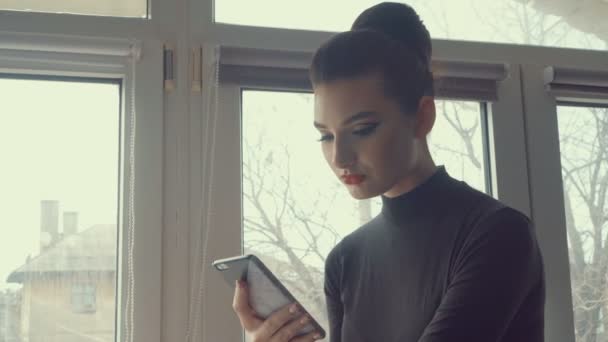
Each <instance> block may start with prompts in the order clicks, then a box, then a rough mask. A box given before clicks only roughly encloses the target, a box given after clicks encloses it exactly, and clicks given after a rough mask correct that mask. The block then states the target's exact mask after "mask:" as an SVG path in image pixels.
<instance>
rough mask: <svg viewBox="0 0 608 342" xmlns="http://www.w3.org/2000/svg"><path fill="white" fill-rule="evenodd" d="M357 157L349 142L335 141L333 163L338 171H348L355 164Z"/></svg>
mask: <svg viewBox="0 0 608 342" xmlns="http://www.w3.org/2000/svg"><path fill="white" fill-rule="evenodd" d="M355 160H356V155H355V153H354V151H353V149H352V147H351V146H350V144H349V143H348V142H345V141H339V140H338V139H336V140H335V142H334V146H333V158H332V163H333V165H334V167H336V168H338V169H348V168H350V167H351V166H352V165H353V164H355Z"/></svg>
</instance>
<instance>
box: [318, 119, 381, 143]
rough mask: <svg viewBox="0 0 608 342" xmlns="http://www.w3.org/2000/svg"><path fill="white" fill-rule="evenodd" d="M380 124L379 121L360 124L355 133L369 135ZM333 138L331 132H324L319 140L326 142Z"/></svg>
mask: <svg viewBox="0 0 608 342" xmlns="http://www.w3.org/2000/svg"><path fill="white" fill-rule="evenodd" d="M379 125H380V123H379V122H375V123H370V124H364V125H362V126H360V128H359V129H357V130H354V131H353V134H354V135H357V136H360V137H365V136H368V135H370V134H372V133H373V132H374V131H375V130H376V128H378V126H379ZM331 139H333V136H332V135H331V134H324V135H322V136H321V138H320V139H319V140H318V141H320V142H324V141H329V140H331Z"/></svg>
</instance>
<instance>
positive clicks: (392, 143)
mask: <svg viewBox="0 0 608 342" xmlns="http://www.w3.org/2000/svg"><path fill="white" fill-rule="evenodd" d="M375 152H376V153H375V154H374V158H375V161H376V165H378V166H379V167H380V169H379V170H378V171H379V172H381V173H383V174H384V175H386V176H388V175H390V174H402V173H403V171H404V170H406V169H407V168H409V164H411V159H412V142H411V141H410V139H407V138H406V137H405V136H404V135H403V134H401V133H399V132H394V133H393V134H391V135H387V136H385V138H384V139H381V140H380V141H378V146H377V147H376V149H375Z"/></svg>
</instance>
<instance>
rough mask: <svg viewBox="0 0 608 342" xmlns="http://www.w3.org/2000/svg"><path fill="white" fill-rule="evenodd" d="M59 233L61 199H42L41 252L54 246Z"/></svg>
mask: <svg viewBox="0 0 608 342" xmlns="http://www.w3.org/2000/svg"><path fill="white" fill-rule="evenodd" d="M58 235H59V201H55V200H43V201H40V252H42V251H44V250H45V249H47V248H48V247H50V246H52V245H53V244H54V243H55V241H57V238H58Z"/></svg>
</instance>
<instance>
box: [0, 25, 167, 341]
mask: <svg viewBox="0 0 608 342" xmlns="http://www.w3.org/2000/svg"><path fill="white" fill-rule="evenodd" d="M0 37H1V40H0V73H5V74H12V75H17V76H19V75H23V76H25V77H32V78H36V77H40V78H42V79H44V78H49V77H50V78H56V77H59V78H61V77H69V78H84V79H89V80H95V79H109V80H119V82H120V84H121V94H120V96H121V108H120V118H121V124H120V127H121V132H120V136H121V144H120V148H121V151H120V156H121V159H120V164H119V165H120V170H121V176H120V182H121V184H117V185H118V186H119V189H120V191H119V201H118V203H119V208H118V213H119V224H118V227H119V228H120V230H119V233H120V234H119V239H118V246H117V247H118V258H117V259H118V260H119V261H118V262H119V264H118V265H117V267H118V268H117V292H116V299H117V310H116V326H115V329H116V336H117V337H118V340H119V341H122V340H125V338H124V335H125V325H124V324H125V318H126V316H125V315H126V314H127V313H128V310H127V308H126V305H127V301H126V297H127V296H126V291H127V288H128V267H127V256H128V244H127V242H128V235H127V234H128V230H129V229H128V227H129V218H128V215H129V199H130V198H131V195H133V200H134V203H135V206H134V212H133V213H134V215H135V217H136V222H135V226H134V239H135V241H136V242H135V246H136V247H135V249H134V253H133V262H134V265H135V266H134V270H133V271H134V272H133V280H134V284H135V286H136V288H135V292H134V293H135V294H134V297H133V308H134V310H135V312H136V313H137V315H136V316H135V318H134V322H133V326H132V329H134V331H135V338H134V341H160V328H159V327H160V324H154V325H150V322H158V323H160V321H161V301H160V295H161V272H160V268H159V267H158V265H159V264H161V254H160V249H161V234H162V230H161V228H162V226H161V222H162V216H161V212H162V210H161V209H162V198H161V196H159V194H161V193H162V169H163V165H162V153H161V152H162V149H163V146H162V143H163V141H162V131H163V129H162V128H163V126H162V125H163V121H162V119H163V116H162V88H161V86H160V84H159V85H155V83H157V82H155V80H156V79H160V76H159V75H160V74H161V73H162V69H160V67H159V66H160V65H162V64H161V58H160V57H161V55H162V53H161V52H162V50H161V47H160V43H158V42H154V41H152V40H148V41H144V42H142V41H136V40H125V39H101V38H90V37H76V36H64V35H62V36H59V35H48V34H45V35H37V34H31V33H27V34H22V33H6V32H3V33H1V34H0ZM143 56H145V58H141V57H143ZM134 59H135V60H136V61H134ZM137 59H139V60H137ZM134 84H135V92H134V93H132V90H133V85H134ZM132 95H135V96H134V97H133V96H132ZM133 99H134V100H135V103H133V101H132V100H133ZM145 99H149V100H146V101H144V100H145ZM132 105H134V106H135V108H136V114H139V115H137V121H136V127H135V129H136V132H137V133H136V134H135V137H136V140H135V149H134V155H135V170H134V172H135V173H134V177H133V178H132V177H131V173H130V166H129V158H130V157H131V151H130V144H129V141H130V138H131V132H132V131H131V128H132V122H131V121H130V120H131V108H132ZM131 179H134V180H135V188H134V189H135V192H134V193H133V194H131V193H130V187H129V182H130V181H131ZM150 298H157V300H150Z"/></svg>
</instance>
